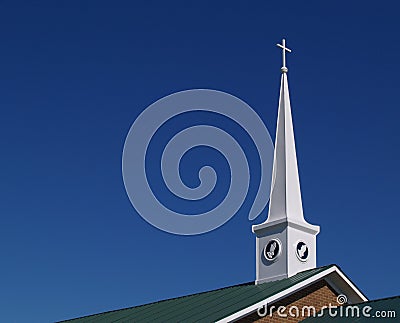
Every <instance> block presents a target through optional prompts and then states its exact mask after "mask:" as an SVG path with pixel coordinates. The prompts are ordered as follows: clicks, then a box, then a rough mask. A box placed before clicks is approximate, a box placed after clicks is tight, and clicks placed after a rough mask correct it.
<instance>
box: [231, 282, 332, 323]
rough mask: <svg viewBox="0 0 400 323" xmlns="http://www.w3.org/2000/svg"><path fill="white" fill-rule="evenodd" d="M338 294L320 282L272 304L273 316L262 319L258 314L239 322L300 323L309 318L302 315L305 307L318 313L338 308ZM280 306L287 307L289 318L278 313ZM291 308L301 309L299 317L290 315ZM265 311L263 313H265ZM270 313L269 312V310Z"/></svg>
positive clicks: (286, 312)
mask: <svg viewBox="0 0 400 323" xmlns="http://www.w3.org/2000/svg"><path fill="white" fill-rule="evenodd" d="M336 297H337V293H335V292H334V290H333V289H332V288H331V287H330V286H329V285H328V284H327V283H326V281H325V280H321V281H318V282H316V283H314V284H312V285H310V286H308V287H306V288H304V289H302V290H300V291H298V292H296V293H294V294H292V295H290V296H288V297H286V298H284V299H282V300H280V301H278V302H276V303H274V304H270V305H271V306H275V307H274V309H273V310H272V315H270V313H269V312H268V314H267V315H266V316H264V317H260V316H259V315H258V314H257V312H255V313H252V314H250V315H248V316H246V317H244V318H242V319H240V320H238V321H237V322H240V323H250V322H258V323H261V322H262V323H277V322H300V321H302V320H303V319H305V318H306V317H307V316H301V315H302V308H303V306H314V307H315V310H316V312H318V311H320V310H321V308H322V307H323V306H329V304H331V305H332V306H337V305H338V303H337V301H336ZM280 306H285V307H286V311H284V313H285V314H286V315H287V317H281V316H280V315H278V313H277V311H276V310H277V309H278V308H279V307H280ZM290 307H296V308H297V309H299V314H300V316H299V317H292V316H290V313H289V308H290ZM264 311H265V310H263V311H262V312H264ZM268 311H269V310H268ZM307 312H308V311H307V310H306V309H305V311H304V314H305V315H307ZM292 313H293V314H294V315H295V314H296V309H295V308H292Z"/></svg>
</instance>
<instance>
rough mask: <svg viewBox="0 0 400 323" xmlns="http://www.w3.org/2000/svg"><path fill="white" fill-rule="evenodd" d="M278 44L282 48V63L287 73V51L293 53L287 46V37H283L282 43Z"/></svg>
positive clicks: (283, 69) (283, 70)
mask: <svg viewBox="0 0 400 323" xmlns="http://www.w3.org/2000/svg"><path fill="white" fill-rule="evenodd" d="M276 46H278V47H280V48H282V61H283V65H282V68H281V70H282V72H284V73H286V72H287V67H286V52H289V53H291V52H292V50H290V49H289V48H287V47H286V40H285V38H283V39H282V44H276Z"/></svg>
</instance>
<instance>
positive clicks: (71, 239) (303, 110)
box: [0, 0, 400, 322]
mask: <svg viewBox="0 0 400 323" xmlns="http://www.w3.org/2000/svg"><path fill="white" fill-rule="evenodd" d="M399 9H400V8H399V5H398V3H397V2H396V1H322V2H321V1H306V2H305V1H251V2H249V1H180V2H178V1H141V2H139V1H137V2H133V1H100V0H97V1H75V0H72V1H71V0H70V1H19V0H15V1H10V0H8V1H1V2H0V111H1V118H0V147H1V150H0V152H1V155H0V156H1V158H0V166H1V167H0V194H1V202H0V254H1V261H0V321H2V322H46V321H54V320H61V319H67V318H72V317H77V316H82V315H85V314H91V313H97V312H102V311H106V310H112V309H117V308H122V307H128V306H134V305H138V304H143V303H147V302H152V301H156V300H160V299H165V298H170V297H175V296H180V295H185V294H190V293H195V292H200V291H206V290H210V289H215V288H219V287H224V286H229V285H234V284H238V283H243V282H248V281H253V280H254V279H255V257H254V253H255V238H254V236H253V234H252V232H251V225H252V224H255V223H259V222H261V220H262V219H260V218H259V219H256V220H255V221H254V222H253V223H252V222H250V221H248V220H247V214H248V208H247V209H246V205H245V206H244V207H243V208H242V209H241V210H240V211H239V212H238V214H236V215H235V216H234V217H233V218H232V219H231V220H230V221H229V222H228V223H227V224H226V225H224V226H223V227H221V228H219V229H218V230H215V231H213V232H211V233H208V234H203V235H199V236H193V237H183V236H176V235H171V234H168V233H165V232H162V231H160V230H158V229H155V228H154V227H152V226H150V225H149V224H147V222H145V221H144V220H143V219H142V218H141V217H140V216H139V215H138V214H137V213H136V212H135V210H134V208H133V207H132V205H131V204H130V202H129V199H128V197H127V195H126V193H125V190H124V185H123V181H122V175H121V156H122V148H123V144H124V140H125V136H126V134H127V132H128V130H129V127H130V126H131V124H132V122H133V121H134V120H135V118H136V117H137V116H138V114H139V113H140V112H141V111H143V109H145V108H146V107H147V106H148V105H149V104H151V103H152V102H154V101H155V100H157V99H159V98H161V97H163V96H165V95H168V94H171V93H173V92H176V91H180V90H185V89H192V88H210V89H218V90H222V91H225V92H228V93H231V94H233V95H235V96H237V97H239V98H241V99H242V100H244V101H246V102H247V103H248V104H249V105H251V106H252V107H253V108H254V109H255V110H256V111H257V112H258V114H260V115H261V117H262V119H263V120H264V122H265V123H266V125H267V127H268V129H269V130H270V132H271V134H272V135H273V134H274V131H275V123H276V115H277V105H278V102H277V100H278V90H279V78H280V71H279V69H280V65H281V52H280V51H279V50H278V49H277V48H276V47H275V44H276V43H277V42H279V41H280V40H281V39H282V37H286V38H287V42H288V43H287V44H288V46H289V47H291V48H292V49H293V53H292V54H290V55H289V57H288V67H289V86H290V89H291V100H292V109H293V119H294V126H295V134H296V142H297V152H298V161H299V169H300V177H301V186H302V195H303V204H304V211H305V217H306V219H307V220H308V221H309V222H311V223H313V224H318V225H320V226H321V233H320V234H319V236H318V252H317V253H318V257H317V262H318V265H319V266H321V265H327V264H331V263H335V264H338V265H339V266H340V267H341V268H342V269H343V271H344V272H345V273H346V274H347V275H348V276H349V277H350V278H351V279H352V280H353V281H354V282H355V283H356V284H357V286H359V287H360V289H361V290H362V291H363V292H364V293H365V294H366V295H367V296H368V297H370V298H372V299H373V298H378V297H386V296H392V295H398V294H399V293H400V284H399V274H398V268H399V265H400V264H399V258H398V246H399V243H400V238H399V234H398V232H399V225H400V219H399V211H398V210H399V204H398V203H399V195H400V187H399V183H400V169H399V165H400V152H399V146H400V145H399V144H400V135H399V118H400V104H399V102H398V98H397V94H398V89H399V88H400V80H399V77H398V76H399V75H400V64H399V63H398V56H399V52H400V41H399V40H400V39H399V38H400V36H399V35H400V34H399V30H400V21H399V19H398V17H399ZM273 136H274V135H273ZM207 156H208V155H207ZM210 156H211V155H210ZM189 168H190V167H189ZM188 171H189V170H188ZM182 172H183V173H185V171H184V170H183V171H182ZM188 174H189V173H188ZM185 176H186V178H190V176H189V175H185ZM211 203H212V201H211ZM265 216H266V215H265V214H264V218H265Z"/></svg>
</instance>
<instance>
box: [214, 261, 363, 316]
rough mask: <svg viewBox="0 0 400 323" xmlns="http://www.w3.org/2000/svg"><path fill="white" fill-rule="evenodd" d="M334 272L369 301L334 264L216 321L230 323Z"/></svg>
mask: <svg viewBox="0 0 400 323" xmlns="http://www.w3.org/2000/svg"><path fill="white" fill-rule="evenodd" d="M332 273H337V274H338V276H339V277H340V278H341V279H343V281H344V282H346V284H347V285H348V286H349V287H350V288H351V289H352V290H353V291H354V292H355V293H356V294H357V295H358V296H359V297H360V299H362V300H363V301H368V298H367V297H365V296H364V294H363V293H361V291H359V290H358V288H357V287H356V286H355V285H354V284H353V283H352V282H351V281H350V280H349V279H348V278H347V277H346V276H345V275H344V274H343V273H342V272H341V270H340V269H339V268H338V267H337V266H333V267H331V268H328V269H326V270H324V271H322V272H320V273H319V274H316V275H314V276H312V277H310V278H308V279H306V280H304V281H302V282H299V283H297V284H296V285H293V286H292V287H290V288H288V289H285V290H283V291H281V292H279V293H277V294H275V295H272V296H270V297H268V298H266V299H264V300H262V301H260V302H258V303H255V304H253V305H251V306H249V307H246V308H244V309H243V310H240V311H239V312H236V313H233V314H231V315H229V316H227V317H225V318H223V319H221V320H219V321H217V322H216V323H228V322H233V321H236V320H238V319H240V318H242V317H245V316H247V315H249V314H250V313H252V312H255V311H256V310H257V309H259V308H261V307H263V306H265V305H268V304H272V303H274V302H277V301H279V300H281V299H283V298H285V297H287V296H289V295H291V294H293V293H295V292H297V291H299V290H301V289H303V288H305V287H307V286H309V285H311V284H313V283H315V282H316V281H318V280H321V279H324V278H325V277H326V276H328V275H330V274H332ZM346 296H347V295H346Z"/></svg>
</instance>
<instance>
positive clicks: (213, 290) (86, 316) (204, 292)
mask: <svg viewBox="0 0 400 323" xmlns="http://www.w3.org/2000/svg"><path fill="white" fill-rule="evenodd" d="M246 285H248V286H250V285H254V281H251V282H246V283H240V284H237V285H232V286H226V287H220V288H216V289H212V290H207V291H203V292H198V293H193V294H188V295H182V296H176V297H172V298H167V299H160V300H158V301H154V302H150V303H145V304H140V305H135V306H129V307H124V308H117V309H115V310H110V311H105V312H101V313H96V314H89V315H84V316H79V317H76V318H73V319H67V320H62V321H57V323H62V322H69V321H73V320H78V319H82V318H88V317H91V316H93V317H94V316H97V315H103V314H108V313H113V312H118V311H124V310H129V309H132V308H139V307H143V306H148V305H154V304H157V303H162V302H167V301H172V300H176V299H180V298H185V297H190V296H194V295H200V294H206V293H211V292H216V291H218V290H222V289H229V288H234V287H239V286H246Z"/></svg>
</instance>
